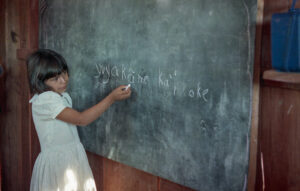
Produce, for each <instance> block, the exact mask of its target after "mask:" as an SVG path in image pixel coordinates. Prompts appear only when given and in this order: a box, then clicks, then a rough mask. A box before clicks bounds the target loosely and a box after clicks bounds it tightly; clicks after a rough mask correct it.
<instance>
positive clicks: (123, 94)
mask: <svg viewBox="0 0 300 191" xmlns="http://www.w3.org/2000/svg"><path fill="white" fill-rule="evenodd" d="M125 87H126V86H120V87H118V88H116V89H115V90H113V91H112V92H111V93H110V94H109V95H108V96H107V97H105V98H104V99H103V100H101V101H100V102H99V103H97V104H96V105H94V106H93V107H90V108H89V109H86V110H84V111H83V112H78V111H76V110H74V109H72V108H68V107H67V108H65V109H64V110H63V111H62V112H60V114H58V115H57V117H56V119H59V120H61V121H65V122H67V123H72V124H74V125H79V126H86V125H88V124H90V123H91V122H93V121H94V120H96V119H97V118H98V117H100V115H101V114H102V113H103V112H104V111H106V110H107V109H108V108H109V107H110V106H111V105H112V104H113V103H114V102H115V101H119V100H124V99H127V98H129V97H130V95H131V90H130V88H129V89H127V90H123V89H124V88H125Z"/></svg>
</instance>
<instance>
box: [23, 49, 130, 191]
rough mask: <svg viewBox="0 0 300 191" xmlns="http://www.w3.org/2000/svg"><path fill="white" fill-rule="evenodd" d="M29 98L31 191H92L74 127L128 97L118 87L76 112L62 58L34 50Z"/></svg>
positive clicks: (86, 123) (85, 162)
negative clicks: (35, 151)
mask: <svg viewBox="0 0 300 191" xmlns="http://www.w3.org/2000/svg"><path fill="white" fill-rule="evenodd" d="M27 67H28V77H29V83H30V89H31V92H32V93H33V94H35V95H34V96H33V98H32V99H31V100H30V103H32V115H33V121H34V125H35V128H36V131H37V134H38V138H39V141H40V145H41V153H40V154H39V156H38V157H37V159H36V162H35V165H34V168H33V173H32V178H31V185H30V190H31V191H83V190H84V191H96V186H95V182H94V178H93V174H92V172H91V169H90V166H89V164H88V160H87V156H86V153H85V150H84V148H83V146H82V144H81V143H80V140H79V137H78V133H77V129H76V126H75V125H80V126H85V125H88V124H89V123H91V122H93V121H94V120H95V119H97V118H98V117H99V116H100V115H101V114H102V113H103V112H104V111H105V110H106V109H108V108H109V106H110V105H111V104H113V103H114V102H115V101H119V100H124V99H126V98H128V97H130V95H131V90H130V88H128V89H126V90H125V89H124V88H125V86H120V87H118V88H116V89H115V90H113V91H112V92H111V93H110V94H109V95H108V96H107V97H106V98H104V99H103V100H102V101H100V102H99V103H98V104H96V105H94V106H93V107H91V108H89V109H87V110H85V111H83V112H78V111H76V110H74V109H72V100H71V97H70V96H69V94H68V93H66V92H65V90H66V88H67V85H68V80H69V72H68V66H67V64H66V61H65V60H64V58H63V57H62V56H61V55H59V54H58V53H56V52H54V51H51V50H46V49H43V50H38V51H37V52H35V53H33V54H32V55H31V56H30V57H29V58H28V60H27Z"/></svg>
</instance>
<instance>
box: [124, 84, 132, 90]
mask: <svg viewBox="0 0 300 191" xmlns="http://www.w3.org/2000/svg"><path fill="white" fill-rule="evenodd" d="M130 86H131V85H130V84H128V85H127V86H126V87H125V88H123V89H122V90H123V91H126V90H128V88H129V87H130Z"/></svg>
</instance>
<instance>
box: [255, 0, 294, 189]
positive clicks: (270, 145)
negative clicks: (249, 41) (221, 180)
mask: <svg viewBox="0 0 300 191" xmlns="http://www.w3.org/2000/svg"><path fill="white" fill-rule="evenodd" d="M264 4H265V5H264V7H265V8H264V21H263V27H262V44H261V76H262V74H263V72H264V71H266V70H269V69H271V25H270V20H271V16H272V14H273V13H278V12H287V11H288V9H289V8H290V6H291V4H292V0H264ZM296 7H297V8H300V2H299V1H298V2H297V4H296ZM277 84H279V83H277ZM290 87H292V86H289V85H288V84H285V86H278V85H276V84H272V83H267V81H264V80H262V83H261V95H260V103H261V104H260V113H261V114H260V127H259V138H258V139H259V143H258V145H259V146H258V154H257V174H256V188H255V190H256V191H263V190H265V191H298V190H300V176H299V175H300V160H299V159H300V150H299V147H300V139H299V137H300V129H299V127H300V118H299V114H300V100H299V98H300V92H299V89H298V90H297V89H293V88H290ZM262 164H263V167H264V171H262V168H261V167H262ZM263 175H264V176H263ZM263 178H264V180H263Z"/></svg>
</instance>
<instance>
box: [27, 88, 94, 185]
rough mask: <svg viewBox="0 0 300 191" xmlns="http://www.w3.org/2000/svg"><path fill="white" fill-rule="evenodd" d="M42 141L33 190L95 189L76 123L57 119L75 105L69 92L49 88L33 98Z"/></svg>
mask: <svg viewBox="0 0 300 191" xmlns="http://www.w3.org/2000/svg"><path fill="white" fill-rule="evenodd" d="M30 102H31V103H32V116H33V121H34V124H35V129H36V131H37V134H38V138H39V141H40V145H41V153H40V154H39V156H38V157H37V159H36V161H35V164H34V168H33V173H32V178H31V184H30V191H96V186H95V181H94V177H93V174H92V171H91V168H90V166H89V163H88V159H87V156H86V153H85V150H84V148H83V146H82V144H81V142H80V140H79V136H78V132H77V128H76V126H75V125H72V124H69V123H66V122H63V121H60V120H58V119H55V118H56V116H57V115H58V114H59V113H60V112H61V111H62V110H63V109H64V108H66V107H70V108H71V107H72V100H71V97H70V96H69V94H68V93H62V95H59V94H58V93H55V92H52V91H47V92H44V93H41V94H36V95H34V96H33V98H32V99H31V100H30Z"/></svg>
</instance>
